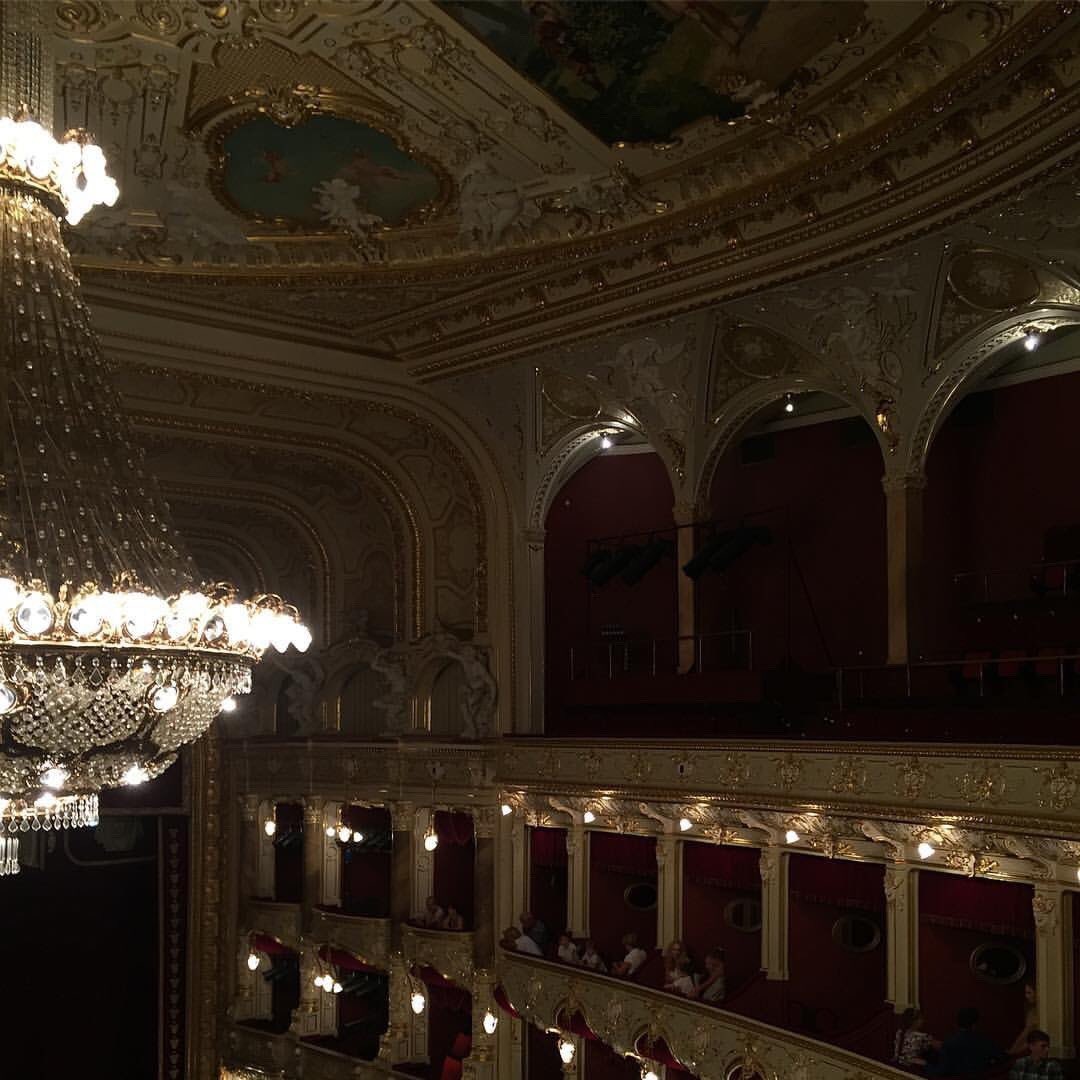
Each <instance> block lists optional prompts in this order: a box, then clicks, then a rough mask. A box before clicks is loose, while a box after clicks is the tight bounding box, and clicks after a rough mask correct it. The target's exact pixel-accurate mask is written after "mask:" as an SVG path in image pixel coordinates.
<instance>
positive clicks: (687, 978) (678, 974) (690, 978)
mask: <svg viewBox="0 0 1080 1080" xmlns="http://www.w3.org/2000/svg"><path fill="white" fill-rule="evenodd" d="M664 989H665V990H671V991H672V992H674V993H676V994H682V996H683V997H694V996H695V995H696V992H697V986H696V985H695V983H694V965H693V964H692V963H691V962H690V957H688V956H684V957H683V958H682V959H681V960H680V961H679V966H678V967H677V968H676V969H675V972H674V975H673V977H672V979H671V981H670V982H666V983H664Z"/></svg>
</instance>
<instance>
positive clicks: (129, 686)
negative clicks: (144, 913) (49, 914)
mask: <svg viewBox="0 0 1080 1080" xmlns="http://www.w3.org/2000/svg"><path fill="white" fill-rule="evenodd" d="M39 11H40V8H39V5H37V4H33V3H28V2H25V0H17V2H15V3H11V2H10V0H5V2H4V3H0V425H2V426H3V433H2V437H0V485H2V488H0V874H5V873H14V872H16V871H17V870H18V861H17V857H16V852H15V844H16V843H17V839H16V838H17V835H18V833H19V832H25V831H28V830H31V829H34V830H37V829H43V828H44V829H51V828H60V827H65V826H78V825H90V824H95V823H96V821H97V813H98V798H97V796H98V792H99V791H100V790H101V789H102V788H108V787H115V786H118V785H121V784H135V783H141V782H143V781H145V780H148V779H151V778H153V777H155V776H157V775H159V774H160V773H162V772H163V771H164V770H165V769H166V768H168V766H169V765H171V764H172V762H173V761H174V760H175V758H176V754H177V752H178V750H179V749H180V747H181V746H183V745H184V744H185V743H188V742H191V741H193V740H195V739H197V738H198V737H199V736H200V735H201V734H202V733H203V732H204V731H206V729H207V728H208V727H209V725H210V724H211V722H212V721H213V719H214V717H215V716H216V715H217V714H218V712H220V711H221V709H222V707H223V706H225V707H228V706H229V705H230V704H231V702H232V698H233V695H235V694H243V693H247V692H248V691H249V690H250V689H251V675H252V670H253V668H254V666H255V664H256V663H257V661H258V660H259V658H260V657H261V655H262V654H263V652H264V651H265V650H266V649H267V648H268V647H270V646H271V645H273V646H274V647H275V648H276V649H278V650H279V651H282V652H283V651H285V649H287V648H288V647H289V646H290V645H293V646H295V647H297V648H298V649H301V650H303V649H306V648H307V647H308V645H309V644H310V643H311V634H310V632H309V631H308V630H307V628H306V627H305V626H304V625H303V624H302V623H301V621H300V619H299V616H298V613H297V611H296V609H295V608H293V607H291V606H290V605H288V604H286V603H285V602H284V601H283V600H282V599H281V598H280V597H279V596H276V595H261V596H256V597H254V598H253V599H248V600H241V599H240V598H238V596H237V592H236V589H235V588H234V587H232V586H231V585H228V584H224V583H217V584H213V585H206V584H199V583H198V579H197V578H196V576H195V573H194V569H193V567H192V565H191V562H190V559H189V558H188V556H187V555H186V553H185V551H184V545H183V542H182V540H181V539H180V537H179V536H178V535H177V534H176V533H175V531H174V530H173V527H172V525H171V521H170V515H169V510H168V506H167V505H166V504H165V502H164V501H163V499H162V497H161V495H160V492H159V490H158V486H157V483H156V481H155V479H154V478H153V477H152V476H151V475H149V474H148V473H147V471H146V468H145V460H144V453H143V451H142V449H141V448H139V447H138V446H137V445H136V444H135V443H134V442H133V440H132V437H131V429H130V424H129V422H128V420H127V418H126V416H125V415H124V413H123V411H122V409H121V407H120V398H119V394H118V392H117V391H116V389H115V387H114V386H113V384H112V381H111V378H110V373H109V368H108V365H107V364H106V363H105V360H104V358H103V356H102V354H101V351H100V348H99V345H98V342H97V339H96V337H95V336H94V333H93V331H92V329H91V326H90V321H89V313H88V311H87V309H86V305H85V304H84V303H83V300H82V295H81V290H80V286H79V282H78V279H77V278H76V276H75V273H74V271H73V270H72V266H71V258H70V256H69V254H68V251H67V248H66V246H65V244H64V239H63V234H62V231H61V222H60V219H61V218H65V219H66V220H67V221H68V222H69V223H74V222H75V221H77V220H79V219H80V218H81V217H82V216H83V215H84V214H85V213H87V212H88V211H89V210H91V209H92V207H93V206H94V205H97V204H99V203H107V204H110V205H111V204H112V203H113V202H115V200H116V198H117V195H118V192H117V188H116V184H115V182H114V181H113V180H112V179H111V178H110V177H109V176H108V174H107V170H106V163H105V156H104V154H103V153H102V151H101V150H100V148H98V147H97V146H95V145H94V144H93V142H92V141H91V140H90V139H89V137H88V136H87V135H86V134H85V133H84V132H79V131H75V132H68V133H67V134H66V135H65V136H64V137H63V139H62V140H59V141H58V140H56V139H55V138H53V136H52V134H51V133H50V124H51V120H52V117H51V81H52V75H53V68H52V63H51V60H50V59H49V57H48V55H47V54H46V53H44V51H43V48H42V42H41V37H40V35H39V34H38V33H37V32H36V31H37V26H36V19H37V18H38V15H39Z"/></svg>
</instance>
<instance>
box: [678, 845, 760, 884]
mask: <svg viewBox="0 0 1080 1080" xmlns="http://www.w3.org/2000/svg"><path fill="white" fill-rule="evenodd" d="M759 857H760V856H759V853H758V850H757V848H745V847H729V846H727V845H724V844H702V843H698V842H696V841H694V840H687V841H684V842H683V876H684V877H685V878H686V879H687V880H688V881H696V882H699V883H700V884H703V885H712V886H714V887H719V888H727V889H737V890H739V891H741V892H754V891H755V890H757V891H760V890H761V872H760V871H759V869H758V860H759Z"/></svg>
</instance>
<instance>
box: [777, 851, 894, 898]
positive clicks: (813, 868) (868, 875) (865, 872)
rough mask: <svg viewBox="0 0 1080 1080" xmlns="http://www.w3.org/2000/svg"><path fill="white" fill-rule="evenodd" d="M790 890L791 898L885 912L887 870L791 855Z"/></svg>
mask: <svg viewBox="0 0 1080 1080" xmlns="http://www.w3.org/2000/svg"><path fill="white" fill-rule="evenodd" d="M788 887H789V889H790V890H791V895H792V896H798V897H800V898H801V899H803V900H807V901H810V902H811V903H824V904H835V905H837V906H838V907H849V908H858V909H860V910H862V911H884V910H885V871H884V870H883V868H882V867H880V866H874V865H872V864H870V863H859V862H851V861H850V860H847V859H822V858H818V857H816V856H813V855H792V856H791V864H790V868H789V875H788Z"/></svg>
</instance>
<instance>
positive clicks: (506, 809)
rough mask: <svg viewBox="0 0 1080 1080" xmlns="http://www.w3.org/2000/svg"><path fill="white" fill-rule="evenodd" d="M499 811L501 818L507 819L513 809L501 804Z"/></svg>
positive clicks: (508, 805)
mask: <svg viewBox="0 0 1080 1080" xmlns="http://www.w3.org/2000/svg"><path fill="white" fill-rule="evenodd" d="M499 809H500V810H501V811H502V816H503V817H509V815H510V814H512V813H513V812H514V808H513V807H512V806H511V805H510V804H509V803H503V804H502V806H500V807H499Z"/></svg>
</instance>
